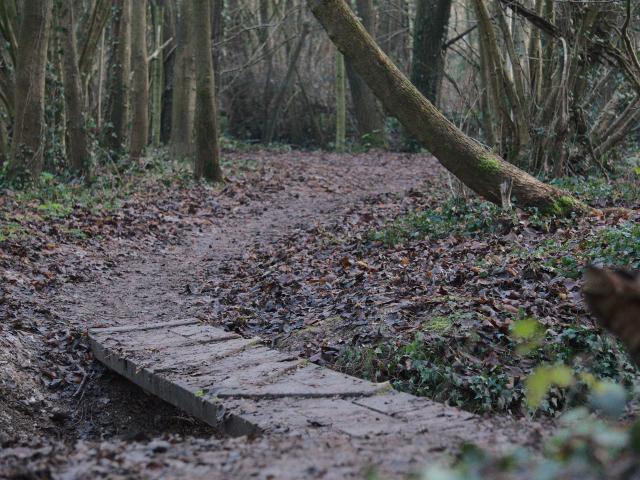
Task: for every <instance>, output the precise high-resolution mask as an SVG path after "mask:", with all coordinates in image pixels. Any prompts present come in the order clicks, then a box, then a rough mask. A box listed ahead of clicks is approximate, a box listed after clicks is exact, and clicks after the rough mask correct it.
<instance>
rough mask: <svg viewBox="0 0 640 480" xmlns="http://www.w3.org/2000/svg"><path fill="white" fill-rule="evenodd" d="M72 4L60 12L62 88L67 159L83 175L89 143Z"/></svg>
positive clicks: (69, 0) (86, 169)
mask: <svg viewBox="0 0 640 480" xmlns="http://www.w3.org/2000/svg"><path fill="white" fill-rule="evenodd" d="M73 3H74V0H64V4H63V7H62V11H61V16H62V20H61V24H62V25H61V26H62V30H63V42H62V46H63V75H62V77H63V85H64V105H65V110H66V116H67V135H68V138H69V143H68V153H67V154H68V157H69V165H70V167H71V169H72V170H73V171H75V172H77V173H80V174H83V175H86V174H87V173H88V172H89V143H88V139H87V129H86V125H85V118H84V113H83V111H82V108H83V106H84V100H83V92H82V85H81V84H80V69H79V68H78V51H77V48H76V38H75V31H74V25H75V22H74V12H73Z"/></svg>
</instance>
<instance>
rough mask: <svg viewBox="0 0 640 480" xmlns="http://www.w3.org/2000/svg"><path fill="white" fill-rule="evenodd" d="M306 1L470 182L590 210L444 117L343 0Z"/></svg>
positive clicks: (394, 109) (537, 203) (553, 207)
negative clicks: (509, 188)
mask: <svg viewBox="0 0 640 480" xmlns="http://www.w3.org/2000/svg"><path fill="white" fill-rule="evenodd" d="M307 3H308V5H309V6H310V8H311V10H312V12H313V13H314V15H315V16H316V18H317V19H318V20H319V21H320V23H321V24H322V25H323V27H324V28H325V30H326V31H327V33H328V34H329V37H330V38H331V40H332V41H333V43H335V44H336V46H337V47H338V48H339V49H340V50H341V51H342V53H343V54H344V56H345V57H346V58H347V59H348V60H349V61H350V62H352V64H353V66H354V68H355V69H356V71H357V72H358V73H359V74H360V76H361V77H362V78H363V79H364V80H365V81H366V82H367V84H368V85H369V87H370V88H371V89H372V90H373V92H374V93H375V94H376V95H377V96H378V98H379V99H380V101H381V102H382V103H383V105H384V106H385V108H386V109H387V110H388V111H389V112H390V113H391V114H393V115H395V116H396V117H397V118H398V120H399V121H400V122H401V123H402V124H403V125H404V126H405V127H406V128H407V130H408V131H409V132H410V133H411V134H412V135H414V136H415V137H416V138H417V139H418V140H419V141H420V142H421V143H422V144H423V145H424V146H425V147H426V148H427V149H428V150H429V151H430V152H431V153H432V154H433V155H434V156H435V157H436V158H437V159H438V160H439V161H440V162H441V163H442V164H443V165H444V166H445V167H446V168H447V169H448V170H449V171H450V172H451V173H453V174H454V175H455V176H456V177H458V178H459V179H460V180H461V181H462V182H463V183H464V184H465V185H467V186H468V187H469V188H471V189H472V190H474V191H475V192H476V193H478V194H479V195H481V196H483V197H485V198H486V199H487V200H490V201H492V202H494V203H497V204H500V203H501V194H500V185H501V184H502V183H503V182H505V181H506V182H512V185H513V188H512V193H513V195H514V196H515V197H516V199H517V202H518V203H519V204H520V206H522V207H536V208H539V209H540V210H542V211H544V212H548V213H554V214H567V213H569V212H571V211H587V210H589V208H588V207H587V206H586V205H584V204H582V203H580V202H578V201H577V200H574V199H573V198H572V197H570V196H569V195H568V194H567V193H566V192H564V191H562V190H559V189H557V188H555V187H552V186H550V185H546V184H545V183H542V182H540V181H539V180H537V179H535V178H534V177H532V176H531V175H529V174H527V173H526V172H523V171H522V170H520V169H519V168H517V167H515V166H513V165H511V164H509V163H507V162H505V161H504V160H503V159H502V158H500V157H499V156H497V155H495V154H494V153H492V152H491V151H489V150H487V149H486V148H484V147H482V146H481V145H480V144H478V143H477V142H475V141H474V140H473V139H471V138H469V137H468V136H466V135H465V134H464V133H463V132H462V131H460V130H459V129H458V128H457V127H456V126H455V125H453V124H452V123H451V122H450V121H449V120H447V119H446V118H445V117H444V115H442V113H440V112H439V111H438V110H437V109H436V108H435V107H434V106H433V104H431V103H430V102H429V101H428V100H427V99H426V98H424V96H423V95H422V94H421V93H420V92H419V91H418V89H417V88H416V87H415V86H414V85H412V84H411V82H409V80H407V78H406V77H405V76H404V75H403V74H402V73H401V72H400V70H398V68H397V67H396V66H395V65H394V64H393V63H392V62H391V61H390V60H389V58H388V57H387V56H386V55H385V54H384V52H382V50H381V49H380V48H379V47H378V46H377V45H376V43H375V42H374V40H373V39H372V38H371V36H370V35H369V34H368V33H367V31H366V30H365V29H364V27H363V26H362V25H361V24H360V22H359V21H358V19H357V18H356V17H355V15H354V14H353V12H352V11H351V9H350V8H349V7H348V5H347V4H346V3H345V2H344V0H307Z"/></svg>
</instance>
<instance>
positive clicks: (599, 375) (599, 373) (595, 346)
mask: <svg viewBox="0 0 640 480" xmlns="http://www.w3.org/2000/svg"><path fill="white" fill-rule="evenodd" d="M437 318H438V320H437V323H438V326H442V325H443V324H444V323H445V320H444V317H442V318H440V317H437ZM447 323H448V326H446V330H445V331H439V332H436V331H433V330H430V329H429V328H428V327H429V324H428V323H427V324H426V325H425V327H426V328H424V331H425V333H429V334H431V335H425V334H423V333H420V334H418V335H416V337H415V338H414V339H413V340H412V341H411V342H409V343H404V344H395V343H380V344H377V345H370V346H365V345H362V346H355V347H347V348H345V349H344V350H343V351H342V353H341V355H340V357H339V358H338V360H337V366H338V367H339V368H341V369H342V370H344V371H346V372H348V373H350V374H353V375H358V376H362V377H364V378H367V379H370V380H372V381H376V382H382V381H390V382H391V383H392V385H393V386H394V387H395V388H396V389H398V390H401V391H405V392H408V393H412V394H414V395H421V396H427V397H429V398H432V399H434V400H437V401H442V402H447V403H449V404H452V405H456V406H459V407H462V408H465V409H467V410H470V411H474V412H495V411H499V412H509V411H512V412H513V411H518V410H521V409H523V408H524V407H526V406H529V407H531V408H534V409H535V410H536V411H537V412H538V413H540V414H545V415H555V414H556V413H558V412H560V411H562V410H564V409H565V408H566V407H568V406H575V405H581V404H584V403H585V402H587V401H588V400H589V394H590V392H591V399H594V398H596V397H597V395H595V396H594V394H596V393H597V392H598V389H600V388H601V387H603V385H607V384H611V383H615V384H620V385H622V386H623V387H624V388H625V389H627V390H630V389H632V387H633V386H634V384H635V382H637V381H638V372H637V370H636V369H635V367H634V365H633V364H632V363H631V361H630V360H629V358H628V356H627V355H626V353H625V352H624V351H623V350H622V349H621V348H620V347H619V345H618V344H617V343H616V341H615V340H613V339H612V338H611V337H609V336H604V335H602V334H601V333H600V332H598V331H596V330H593V329H592V328H590V327H588V326H580V327H565V328H564V329H562V330H560V331H559V332H558V331H556V330H554V329H546V328H544V327H543V326H542V325H541V324H540V323H539V322H537V321H536V320H534V319H530V318H524V319H520V320H517V321H516V322H514V324H513V325H512V327H511V334H510V335H509V336H505V335H503V334H500V333H496V338H495V339H493V340H492V341H491V342H492V343H486V342H484V341H483V340H482V339H481V337H480V336H478V335H477V334H476V333H475V332H468V333H466V334H464V333H462V332H460V331H455V324H454V322H453V321H452V319H448V322H447ZM452 328H454V330H453V331H452V330H451V329H452ZM436 334H439V335H443V334H446V336H447V337H449V338H445V337H435V335H436ZM434 337H435V338H434ZM496 346H497V347H499V348H498V349H497V351H498V352H500V358H499V360H498V361H491V362H488V361H485V359H487V358H491V357H492V356H493V355H495V354H496V349H495V347H496ZM525 357H526V361H525ZM513 364H516V365H517V364H523V365H529V367H528V370H526V372H527V373H532V375H531V376H530V377H529V378H528V379H527V380H526V381H524V380H523V379H522V378H516V377H514V376H513V375H512V374H510V365H513ZM535 365H540V367H538V368H537V369H536V368H535Z"/></svg>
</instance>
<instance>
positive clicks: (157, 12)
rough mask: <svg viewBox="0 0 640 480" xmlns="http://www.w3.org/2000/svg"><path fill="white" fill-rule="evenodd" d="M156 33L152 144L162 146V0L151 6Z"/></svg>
mask: <svg viewBox="0 0 640 480" xmlns="http://www.w3.org/2000/svg"><path fill="white" fill-rule="evenodd" d="M151 12H152V18H153V33H154V49H155V51H154V53H155V56H154V58H153V59H152V62H153V63H152V69H151V71H152V75H153V80H152V84H151V93H152V95H151V144H152V145H153V146H154V147H155V148H158V147H159V146H160V134H161V133H162V91H163V89H164V68H163V67H164V55H163V53H162V48H160V47H162V43H163V42H162V24H163V23H164V5H163V4H162V0H156V1H154V2H153V3H152V5H151Z"/></svg>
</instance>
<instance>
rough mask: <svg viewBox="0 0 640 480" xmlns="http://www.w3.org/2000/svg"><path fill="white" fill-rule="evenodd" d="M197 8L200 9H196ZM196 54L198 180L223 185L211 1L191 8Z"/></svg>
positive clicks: (196, 167) (196, 175)
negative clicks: (212, 42)
mask: <svg viewBox="0 0 640 480" xmlns="http://www.w3.org/2000/svg"><path fill="white" fill-rule="evenodd" d="M196 7H197V8H196ZM191 13H192V25H193V32H192V34H193V44H192V45H193V52H194V58H195V64H196V116H195V130H196V132H195V133H196V152H195V157H196V158H195V166H194V176H195V178H203V177H204V178H205V179H207V180H210V181H213V182H221V181H222V180H223V178H222V169H221V168H220V145H219V139H218V135H219V134H218V112H217V106H216V101H215V79H214V74H213V58H212V54H211V0H204V1H198V2H194V4H193V6H192V12H191Z"/></svg>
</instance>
